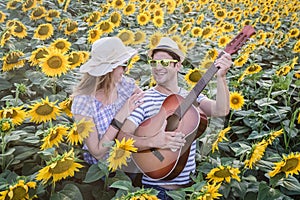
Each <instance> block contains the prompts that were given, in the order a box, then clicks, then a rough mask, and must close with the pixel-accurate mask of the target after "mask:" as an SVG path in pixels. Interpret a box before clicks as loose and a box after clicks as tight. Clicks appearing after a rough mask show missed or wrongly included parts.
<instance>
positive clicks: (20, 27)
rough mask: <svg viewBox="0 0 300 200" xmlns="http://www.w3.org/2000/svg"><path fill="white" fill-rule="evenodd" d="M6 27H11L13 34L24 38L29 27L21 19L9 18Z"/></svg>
mask: <svg viewBox="0 0 300 200" xmlns="http://www.w3.org/2000/svg"><path fill="white" fill-rule="evenodd" d="M6 27H8V28H9V27H11V34H12V35H13V36H15V37H18V38H21V39H23V38H24V37H26V36H27V28H26V26H25V25H24V24H23V23H22V22H21V21H18V20H9V21H8V22H7V23H6Z"/></svg>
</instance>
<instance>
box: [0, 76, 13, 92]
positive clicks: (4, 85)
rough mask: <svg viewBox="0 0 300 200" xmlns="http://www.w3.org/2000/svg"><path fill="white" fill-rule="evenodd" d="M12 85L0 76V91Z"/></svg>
mask: <svg viewBox="0 0 300 200" xmlns="http://www.w3.org/2000/svg"><path fill="white" fill-rule="evenodd" d="M11 87H12V84H11V83H10V82H8V81H7V80H5V79H4V78H1V77H0V88H1V89H0V91H1V90H6V89H9V88H11Z"/></svg>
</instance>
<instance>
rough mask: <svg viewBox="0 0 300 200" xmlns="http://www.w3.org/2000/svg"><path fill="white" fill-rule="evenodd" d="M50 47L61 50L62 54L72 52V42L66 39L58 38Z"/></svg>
mask: <svg viewBox="0 0 300 200" xmlns="http://www.w3.org/2000/svg"><path fill="white" fill-rule="evenodd" d="M49 47H53V48H55V49H58V50H60V51H61V52H62V53H66V52H68V51H69V50H70V47H71V42H69V41H68V39H66V38H57V39H56V40H54V41H53V42H52V43H51V44H50V46H49Z"/></svg>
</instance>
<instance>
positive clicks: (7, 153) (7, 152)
mask: <svg viewBox="0 0 300 200" xmlns="http://www.w3.org/2000/svg"><path fill="white" fill-rule="evenodd" d="M15 150H16V149H15V148H9V149H8V150H7V151H5V152H4V153H3V154H0V157H4V156H9V155H12V154H13V152H14V151H15Z"/></svg>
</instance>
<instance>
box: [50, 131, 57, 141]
mask: <svg viewBox="0 0 300 200" xmlns="http://www.w3.org/2000/svg"><path fill="white" fill-rule="evenodd" d="M57 136H58V131H56V130H53V131H52V132H51V137H50V140H51V141H52V140H54V139H55V138H57Z"/></svg>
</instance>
